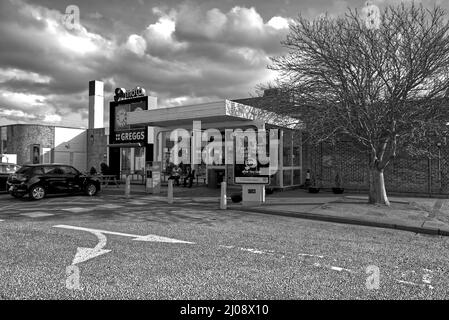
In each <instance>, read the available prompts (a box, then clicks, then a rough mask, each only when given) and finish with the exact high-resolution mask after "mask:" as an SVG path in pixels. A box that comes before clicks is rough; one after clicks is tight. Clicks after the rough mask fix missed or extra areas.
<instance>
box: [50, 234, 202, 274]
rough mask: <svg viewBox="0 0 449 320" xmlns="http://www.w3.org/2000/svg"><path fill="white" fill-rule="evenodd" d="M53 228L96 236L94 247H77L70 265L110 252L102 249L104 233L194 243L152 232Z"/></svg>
mask: <svg viewBox="0 0 449 320" xmlns="http://www.w3.org/2000/svg"><path fill="white" fill-rule="evenodd" d="M53 228H62V229H69V230H79V231H86V232H90V233H93V234H94V235H95V236H97V238H98V244H97V245H96V246H95V248H82V247H79V248H77V251H76V255H75V258H74V259H73V262H72V265H75V264H78V263H81V262H85V261H87V260H90V259H92V258H95V257H98V256H101V255H103V254H105V253H108V252H111V250H104V249H103V248H104V247H105V246H106V242H107V239H106V236H105V234H111V235H117V236H123V237H130V238H133V239H132V240H134V241H148V242H166V243H183V244H194V242H189V241H183V240H177V239H173V238H167V237H161V236H157V235H153V234H149V235H146V236H139V235H135V234H129V233H121V232H113V231H107V230H99V229H91V228H83V227H75V226H67V225H57V226H53Z"/></svg>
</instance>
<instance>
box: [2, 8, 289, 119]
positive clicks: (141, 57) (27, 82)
mask: <svg viewBox="0 0 449 320" xmlns="http://www.w3.org/2000/svg"><path fill="white" fill-rule="evenodd" d="M42 1H43V0H42ZM80 3H81V5H80V8H81V25H80V27H79V28H77V29H76V30H69V29H67V28H66V27H65V26H64V24H63V23H62V22H61V21H62V19H61V17H62V15H63V14H64V13H65V8H60V11H58V10H56V9H50V8H48V7H46V6H45V5H43V4H42V5H38V4H32V3H29V2H25V1H23V0H6V1H2V2H1V4H0V38H1V39H2V50H1V51H0V84H1V87H0V118H1V119H0V120H1V121H0V124H1V123H10V122H11V121H28V122H36V121H43V122H54V123H57V124H64V125H70V126H74V125H85V124H86V117H87V111H86V110H87V106H88V96H87V87H88V81H89V80H94V79H96V80H103V81H105V90H106V92H105V94H106V105H107V101H109V100H112V95H113V94H112V92H113V90H114V88H115V87H117V86H120V87H128V88H130V87H134V86H136V85H140V86H143V87H145V88H146V89H147V91H149V92H150V93H151V94H153V95H156V96H158V98H159V103H160V104H161V105H166V106H170V105H180V104H190V103H200V102H207V101H213V100H218V99H225V98H242V97H247V96H248V95H249V94H250V93H251V92H253V91H254V88H255V86H256V85H257V84H258V83H260V82H265V81H267V80H269V79H272V78H273V77H274V74H273V72H272V71H269V70H267V68H266V65H267V64H269V63H270V61H269V58H268V57H269V56H270V55H273V54H277V53H280V52H282V48H281V46H280V43H279V42H280V40H282V39H283V38H284V37H285V35H286V34H287V32H288V24H289V22H290V20H289V18H286V17H282V16H280V15H275V16H270V17H269V18H268V19H266V20H264V19H263V18H262V16H261V15H260V14H259V13H258V11H257V10H256V8H255V7H249V8H246V7H243V6H234V7H232V8H230V9H229V10H223V9H219V8H215V7H214V8H205V7H202V6H197V5H196V4H194V3H191V2H185V3H183V4H181V5H175V6H174V7H169V6H165V7H154V8H151V7H147V6H146V5H145V4H144V3H140V4H137V3H136V5H138V6H141V7H142V8H141V9H138V10H139V14H140V11H142V15H139V16H140V17H141V16H143V15H144V14H143V11H145V10H146V12H147V23H145V24H144V25H141V27H140V29H136V25H135V24H132V26H131V25H129V24H126V23H127V21H126V19H124V20H119V21H117V23H116V24H109V22H108V21H110V20H112V18H111V17H112V16H111V15H109V16H108V15H107V14H106V11H105V12H104V11H99V10H98V8H96V9H93V11H92V12H85V9H84V8H86V5H85V3H88V2H87V1H85V2H84V1H80ZM114 12H115V11H114ZM83 17H84V19H85V20H83ZM86 21H87V24H83V23H84V22H86ZM105 21H106V22H107V23H108V24H106V25H105V27H103V24H104V23H106V22H105ZM139 21H141V20H139ZM96 23H98V24H96ZM99 26H101V27H99ZM131 30H132V31H131Z"/></svg>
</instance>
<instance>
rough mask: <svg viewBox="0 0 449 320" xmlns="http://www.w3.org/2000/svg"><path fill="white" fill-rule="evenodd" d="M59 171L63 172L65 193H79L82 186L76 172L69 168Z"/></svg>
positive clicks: (64, 167) (65, 167)
mask: <svg viewBox="0 0 449 320" xmlns="http://www.w3.org/2000/svg"><path fill="white" fill-rule="evenodd" d="M61 169H62V170H63V171H64V176H65V179H66V183H67V192H70V193H74V192H79V191H81V189H82V184H81V180H80V173H79V172H78V170H76V169H75V168H73V167H71V166H63V167H61Z"/></svg>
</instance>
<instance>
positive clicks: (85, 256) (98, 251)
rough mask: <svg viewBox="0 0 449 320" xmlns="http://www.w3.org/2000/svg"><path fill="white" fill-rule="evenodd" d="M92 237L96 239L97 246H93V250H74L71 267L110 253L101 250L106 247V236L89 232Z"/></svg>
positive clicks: (80, 248)
mask: <svg viewBox="0 0 449 320" xmlns="http://www.w3.org/2000/svg"><path fill="white" fill-rule="evenodd" d="M91 232H92V233H93V234H94V235H96V236H97V238H98V244H97V245H96V246H95V248H93V249H92V248H82V247H78V248H77V249H76V254H75V257H74V258H73V261H72V265H75V264H78V263H81V262H85V261H87V260H90V259H93V258H96V257H98V256H101V255H103V254H105V253H108V252H111V250H104V249H103V248H104V247H105V246H106V242H107V239H106V236H105V235H104V234H102V233H101V232H96V231H91Z"/></svg>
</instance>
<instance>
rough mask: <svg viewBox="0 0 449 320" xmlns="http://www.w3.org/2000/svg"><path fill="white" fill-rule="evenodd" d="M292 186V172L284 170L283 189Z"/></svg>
mask: <svg viewBox="0 0 449 320" xmlns="http://www.w3.org/2000/svg"><path fill="white" fill-rule="evenodd" d="M291 185H292V170H291V169H288V170H284V187H287V186H291Z"/></svg>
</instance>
